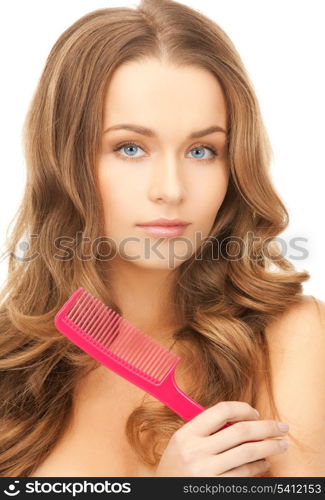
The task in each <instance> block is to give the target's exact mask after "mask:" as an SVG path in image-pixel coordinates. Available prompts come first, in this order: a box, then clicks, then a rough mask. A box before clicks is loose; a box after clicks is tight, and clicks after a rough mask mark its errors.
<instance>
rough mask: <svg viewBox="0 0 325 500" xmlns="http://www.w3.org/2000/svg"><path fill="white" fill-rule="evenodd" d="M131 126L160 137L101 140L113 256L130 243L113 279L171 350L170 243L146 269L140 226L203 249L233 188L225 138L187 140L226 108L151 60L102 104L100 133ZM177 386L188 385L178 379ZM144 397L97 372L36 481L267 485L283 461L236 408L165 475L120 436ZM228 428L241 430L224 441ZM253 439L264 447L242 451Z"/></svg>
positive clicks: (182, 445) (185, 445) (182, 439)
mask: <svg viewBox="0 0 325 500" xmlns="http://www.w3.org/2000/svg"><path fill="white" fill-rule="evenodd" d="M144 82H145V84H144ZM125 123H127V124H136V125H140V126H142V127H147V128H150V129H152V130H154V131H155V132H156V135H155V136H152V137H149V136H146V135H143V134H139V133H136V132H134V131H132V132H131V131H130V130H110V131H108V132H105V133H104V134H103V142H102V150H101V152H100V155H99V157H98V182H99V188H100V193H101V197H102V200H103V206H104V213H105V229H106V234H107V236H109V237H110V238H111V239H112V240H114V241H115V242H116V244H117V246H118V245H119V244H120V243H121V242H123V241H125V240H126V239H127V238H130V237H131V238H133V239H131V240H130V241H128V243H127V244H126V245H125V247H124V249H123V252H122V253H121V254H117V255H116V256H115V258H114V259H113V261H112V265H111V269H109V273H108V276H109V279H110V283H111V287H112V290H113V291H114V299H115V301H116V303H117V304H118V305H119V307H120V308H121V310H122V311H123V316H124V317H125V318H126V319H127V320H128V321H129V322H130V323H132V324H133V325H134V326H136V327H137V328H139V329H141V330H142V331H144V332H145V333H147V334H148V335H151V336H152V337H153V338H155V339H156V340H158V341H159V342H160V343H161V344H163V345H164V346H165V347H170V345H171V343H172V332H173V330H174V329H175V328H176V327H177V326H178V318H177V315H176V312H175V311H174V310H173V308H172V304H171V303H170V302H171V301H170V297H171V293H170V292H171V287H172V284H173V270H172V269H171V267H170V264H171V262H170V257H169V256H170V250H171V245H172V240H171V239H168V238H167V239H164V240H163V241H162V243H161V245H160V246H159V252H160V256H157V255H156V254H154V253H151V254H150V257H149V258H148V257H146V255H145V247H144V241H145V238H147V241H148V242H149V243H150V245H151V246H153V245H154V243H156V242H157V238H155V237H153V236H148V235H146V234H145V233H144V232H143V230H142V229H140V228H139V227H137V224H138V223H141V222H147V221H150V220H153V219H157V218H160V217H166V218H180V219H183V220H185V221H189V222H190V223H191V224H190V225H189V226H188V227H187V229H186V231H185V233H184V234H183V236H184V237H186V239H187V241H188V242H189V243H190V244H191V245H192V246H191V252H194V250H195V248H196V247H197V246H198V244H199V243H198V242H197V240H196V239H195V235H196V233H197V232H200V233H201V235H202V237H205V236H207V235H208V234H209V232H210V231H211V228H212V227H213V223H214V221H215V218H216V217H217V215H218V210H219V208H220V206H221V204H222V202H223V200H224V197H225V194H226V191H227V187H228V176H229V170H228V163H227V135H226V134H225V133H224V132H222V131H214V132H210V133H207V134H206V135H204V136H203V137H200V138H196V139H189V135H190V134H192V133H193V132H197V131H199V130H203V129H207V128H209V127H211V126H215V125H218V126H219V127H221V128H222V129H224V130H226V129H227V125H228V124H227V114H226V105H225V100H224V97H223V94H222V91H221V87H220V85H219V84H218V82H217V80H216V79H215V78H214V77H213V76H212V75H211V74H210V73H208V72H206V71H204V70H201V69H198V68H195V67H185V68H175V67H173V66H170V65H168V64H166V63H162V62H159V61H157V60H155V59H148V60H145V61H142V62H139V61H138V62H134V63H131V64H127V65H124V66H121V67H120V68H119V69H118V70H117V71H116V73H115V74H114V76H113V79H112V81H111V82H110V86H109V88H108V92H107V95H106V99H105V115H104V124H103V130H104V131H105V130H107V129H108V128H110V127H113V126H115V125H117V124H125ZM123 141H124V142H127V141H128V142H131V143H132V144H133V146H131V150H130V148H129V147H125V146H124V147H122V146H120V148H119V153H118V152H117V151H114V149H116V148H117V146H118V145H119V144H120V143H121V142H123ZM211 148H215V149H216V150H217V151H218V156H214V155H213V153H212V149H211ZM131 151H132V153H133V154H130V152H131ZM197 153H199V155H198V154H197ZM127 158H128V159H127ZM202 158H203V159H207V161H203V159H202ZM174 255H176V256H177V258H176V259H175V260H174V262H173V264H174V266H175V267H177V266H179V265H180V264H181V263H182V262H183V260H182V258H180V257H179V256H180V255H184V245H183V242H182V241H174ZM178 381H179V385H180V386H181V387H182V388H184V387H185V386H186V382H187V381H186V377H183V375H182V374H179V376H178ZM144 395H145V394H144V392H143V391H141V390H140V389H138V388H137V387H135V386H133V385H132V384H130V383H129V382H127V381H125V380H124V379H122V378H121V377H118V376H117V375H115V374H114V373H111V372H110V371H109V370H107V369H106V368H104V367H99V368H98V369H96V370H95V371H94V372H92V373H91V374H90V375H89V376H87V377H86V378H85V379H84V380H83V381H82V383H81V384H80V385H79V386H78V387H77V388H76V391H75V407H74V414H73V419H72V422H71V426H70V427H69V429H68V430H67V432H66V434H65V435H64V437H63V439H62V440H61V441H60V442H59V443H58V444H57V446H56V448H55V449H54V450H53V451H52V453H51V454H50V456H49V457H48V458H47V459H46V460H45V461H44V462H43V464H40V466H39V467H38V468H37V469H36V470H35V471H34V472H33V476H56V475H57V476H98V477H99V476H154V475H157V476H168V475H180V476H196V475H198V476H200V475H205V476H209V475H211V476H215V475H224V476H226V475H230V476H236V475H244V476H252V475H257V474H263V472H264V471H265V469H264V468H263V459H264V458H265V457H267V456H269V455H276V454H279V453H283V450H282V449H280V447H279V444H278V441H277V440H275V439H272V438H274V437H277V436H279V435H280V432H279V431H278V429H277V427H276V424H275V422H274V421H272V420H265V421H263V420H261V419H259V420H256V417H255V414H254V411H253V409H252V408H251V407H250V406H249V405H247V404H245V403H242V402H228V403H221V404H220V405H215V406H214V407H211V408H209V409H207V410H205V411H204V412H203V413H202V414H201V415H199V416H197V417H196V418H195V419H193V420H192V421H191V422H188V423H186V424H184V426H183V427H182V428H181V429H180V430H179V431H177V433H175V434H174V435H173V437H172V439H171V440H170V442H169V443H168V445H167V447H166V449H165V451H164V454H163V456H162V459H161V461H160V463H159V465H158V467H152V466H146V465H145V464H141V463H139V459H138V458H137V457H136V456H135V453H134V452H133V450H132V449H131V447H130V445H129V444H128V442H127V440H126V436H125V433H124V428H125V423H126V420H127V417H128V415H129V414H130V413H131V411H132V410H133V409H134V408H135V407H136V406H137V405H138V404H139V403H140V402H141V400H142V398H143V397H144ZM146 397H147V399H148V396H146ZM149 399H151V397H150V396H149ZM225 420H228V421H229V420H232V421H233V422H235V423H234V425H233V426H231V428H229V429H225V430H222V431H220V432H217V431H218V429H220V428H221V427H222V425H223V424H224V422H225ZM236 422H237V423H236ZM208 430H209V433H211V435H207V431H208ZM247 436H249V438H250V439H251V440H265V441H262V443H251V444H247V445H242V443H243V442H244V441H247ZM227 449H228V451H226V450H227Z"/></svg>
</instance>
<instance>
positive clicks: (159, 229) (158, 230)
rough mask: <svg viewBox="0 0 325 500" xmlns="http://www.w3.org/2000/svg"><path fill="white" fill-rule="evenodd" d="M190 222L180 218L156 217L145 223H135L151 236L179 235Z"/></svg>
mask: <svg viewBox="0 0 325 500" xmlns="http://www.w3.org/2000/svg"><path fill="white" fill-rule="evenodd" d="M189 224H190V222H185V221H182V220H180V219H157V220H153V221H150V222H146V223H145V224H137V226H139V227H142V228H143V229H144V231H145V232H146V233H148V234H151V235H152V236H158V237H173V236H180V235H181V234H182V233H183V232H184V231H185V229H186V228H187V226H188V225H189Z"/></svg>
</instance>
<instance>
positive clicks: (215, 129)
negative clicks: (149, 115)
mask: <svg viewBox="0 0 325 500" xmlns="http://www.w3.org/2000/svg"><path fill="white" fill-rule="evenodd" d="M122 129H123V130H131V131H132V132H137V133H138V134H142V135H147V136H148V137H155V136H156V135H157V134H156V133H155V131H154V130H151V129H150V128H146V127H141V126H140V125H133V124H131V123H120V124H118V125H113V126H112V127H109V128H107V129H106V130H104V134H106V132H109V131H110V130H122ZM213 132H223V133H225V134H227V132H226V131H225V129H223V128H222V127H220V126H219V125H212V126H211V127H208V128H205V129H203V130H198V131H196V132H192V133H191V134H190V135H189V136H188V139H197V138H198V137H203V136H205V135H209V134H212V133H213Z"/></svg>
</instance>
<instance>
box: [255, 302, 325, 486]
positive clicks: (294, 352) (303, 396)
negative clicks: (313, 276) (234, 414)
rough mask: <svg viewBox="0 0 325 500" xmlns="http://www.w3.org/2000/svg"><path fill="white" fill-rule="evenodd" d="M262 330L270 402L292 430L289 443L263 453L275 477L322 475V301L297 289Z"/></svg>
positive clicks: (324, 320)
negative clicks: (284, 448) (285, 307)
mask: <svg viewBox="0 0 325 500" xmlns="http://www.w3.org/2000/svg"><path fill="white" fill-rule="evenodd" d="M265 333H266V336H267V339H268V344H269V349H270V363H271V378H272V386H273V391H274V398H275V403H276V405H277V408H278V410H279V413H280V417H281V420H282V421H284V422H287V423H288V424H289V426H290V429H289V431H290V433H291V435H290V434H289V435H287V436H286V438H288V440H289V449H288V450H287V451H286V452H285V453H283V454H281V455H276V456H273V457H268V460H269V461H270V464H271V471H272V474H273V475H275V476H276V477H281V476H297V477H305V476H316V477H323V476H325V441H324V439H321V436H323V432H324V430H323V429H324V422H325V302H323V301H322V300H320V299H317V298H315V297H314V296H311V295H302V296H301V300H300V301H299V302H298V303H297V304H295V305H293V306H291V307H290V308H288V310H286V311H285V312H283V313H282V314H281V315H279V316H278V317H277V318H276V319H274V320H273V321H272V322H271V323H270V324H269V325H268V326H267V328H266V329H265ZM264 396H265V395H264ZM262 400H263V398H262V399H261V401H262ZM261 410H262V413H261V418H262V419H267V418H270V416H269V415H268V412H267V410H266V406H263V405H262V407H261ZM263 411H264V412H265V413H264V415H263ZM292 436H293V437H294V438H295V439H297V440H298V441H299V444H297V442H295V440H293V439H292Z"/></svg>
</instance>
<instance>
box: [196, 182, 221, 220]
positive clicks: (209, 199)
mask: <svg viewBox="0 0 325 500" xmlns="http://www.w3.org/2000/svg"><path fill="white" fill-rule="evenodd" d="M228 180H229V178H228V175H227V173H226V172H222V173H221V172H219V175H216V176H211V178H210V179H205V181H204V182H201V183H199V184H198V185H197V187H196V190H195V193H196V194H195V198H196V200H195V205H194V206H196V207H200V210H198V212H197V213H198V215H199V216H200V218H201V219H202V220H204V219H206V221H207V222H208V221H209V222H210V221H211V220H214V218H215V216H216V214H217V212H218V210H219V208H220V206H221V205H222V202H223V200H224V198H225V196H226V192H227V188H228Z"/></svg>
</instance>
